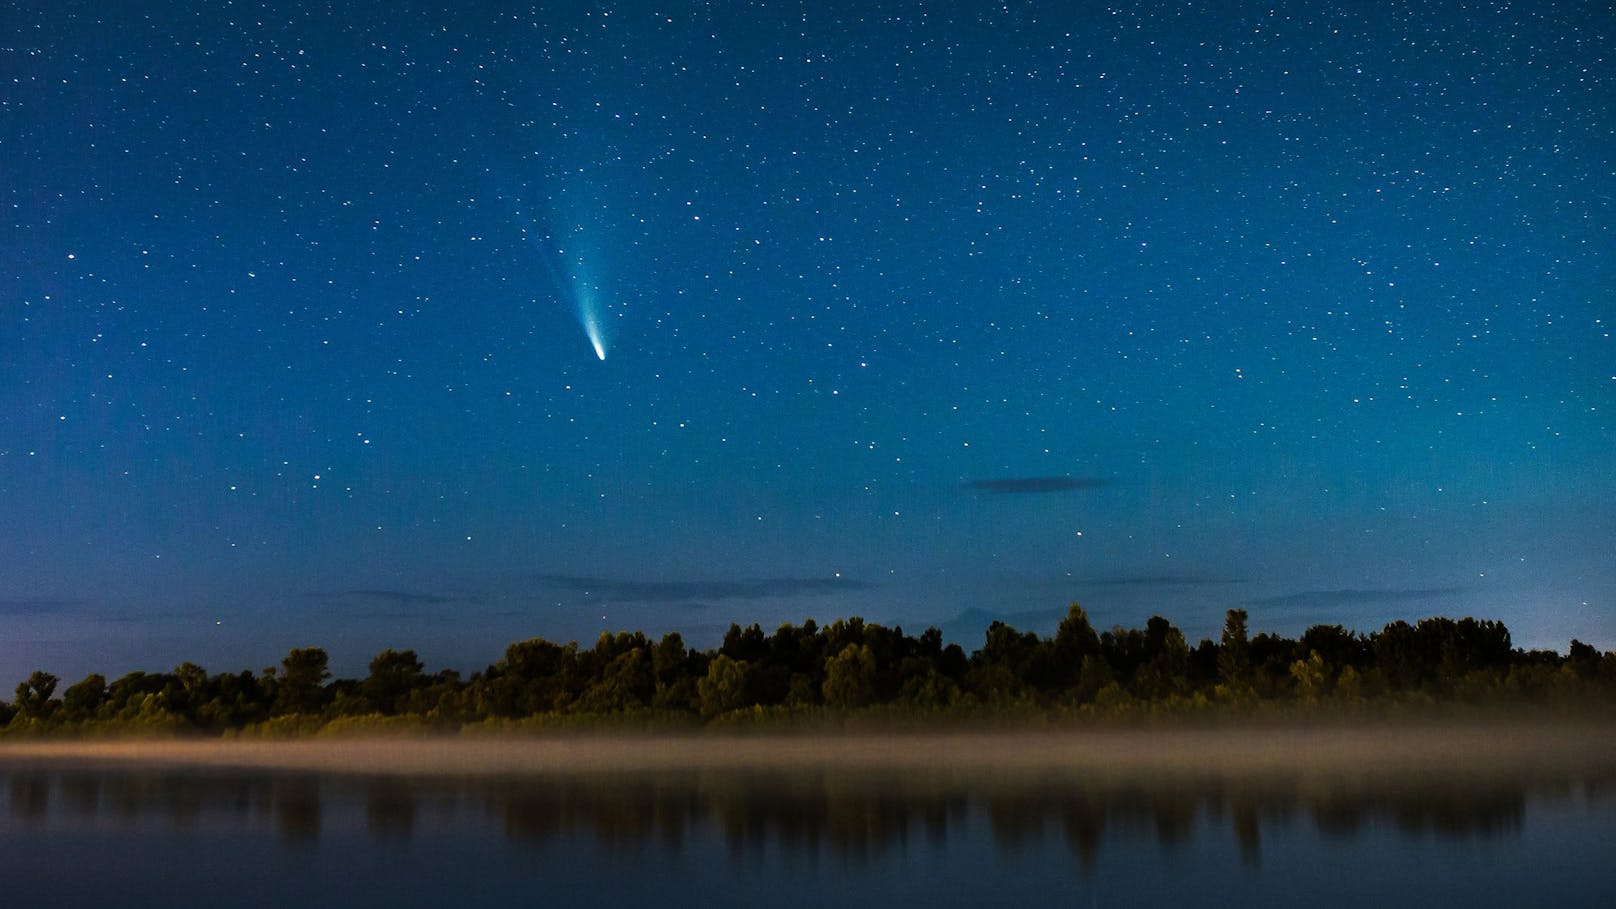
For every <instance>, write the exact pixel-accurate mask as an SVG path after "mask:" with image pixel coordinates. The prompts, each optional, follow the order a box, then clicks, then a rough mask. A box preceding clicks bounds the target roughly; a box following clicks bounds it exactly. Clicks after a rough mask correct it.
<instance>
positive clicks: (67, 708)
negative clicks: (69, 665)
mask: <svg viewBox="0 0 1616 909" xmlns="http://www.w3.org/2000/svg"><path fill="white" fill-rule="evenodd" d="M106 699H107V677H106V676H104V675H102V674H101V673H99V672H92V673H90V674H89V675H87V676H85V677H84V678H83V679H82V680H80V681H77V682H74V683H73V684H71V685H69V686H67V690H66V691H64V692H62V713H63V715H64V716H65V717H66V718H67V719H70V720H79V721H83V720H89V719H94V717H95V712H96V710H98V709H99V708H100V707H101V705H102V704H103V703H105V702H106Z"/></svg>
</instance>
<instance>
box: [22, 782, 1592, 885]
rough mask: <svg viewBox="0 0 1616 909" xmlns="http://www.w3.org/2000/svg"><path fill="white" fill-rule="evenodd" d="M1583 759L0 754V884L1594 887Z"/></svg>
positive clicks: (1588, 787)
mask: <svg viewBox="0 0 1616 909" xmlns="http://www.w3.org/2000/svg"><path fill="white" fill-rule="evenodd" d="M1611 843H1616V788H1613V787H1612V785H1611V781H1610V780H1608V779H1604V778H1601V777H1597V776H1588V775H1572V776H1564V777H1539V778H1510V777H1501V776H1498V775H1493V776H1489V777H1487V778H1485V779H1471V780H1448V781H1445V780H1443V779H1442V778H1441V777H1440V776H1439V775H1431V774H1426V775H1421V776H1418V777H1410V778H1404V779H1397V778H1390V779H1378V780H1363V779H1356V780H1347V779H1342V778H1324V777H1317V776H1308V775H1305V774H1296V775H1289V776H1280V777H1277V778H1272V779H1266V780H1262V781H1260V782H1253V781H1251V780H1249V779H1247V780H1219V779H1216V778H1208V779H1203V780H1184V779H1177V780H1173V781H1160V782H1157V783H1151V782H1149V781H1147V780H1135V781H1127V782H1118V781H1111V782H1107V783H1104V784H1098V783H1096V784H1093V785H1084V784H1083V783H1081V782H1080V781H1074V780H1071V779H1054V778H1040V777H1036V776H1032V777H1028V776H1016V777H1013V778H1003V777H998V776H995V775H994V774H972V775H968V776H959V775H942V774H939V775H935V776H929V775H927V774H916V773H902V774H897V773H879V772H866V773H852V772H846V771H827V770H823V769H820V770H813V769H808V770H804V771H802V772H795V773H793V772H748V773H735V772H696V771H691V772H680V773H643V772H614V773H596V774H587V773H574V774H551V775H544V776H537V777H534V776H511V777H499V776H494V777H489V776H479V777H453V776H442V777H434V776H410V777H402V776H385V775H375V776H369V775H364V774H335V773H313V772H269V771H254V770H230V769H212V770H210V769H198V768H171V769H158V768H147V769H117V768H107V767H89V766H85V767H77V768H74V767H60V768H56V767H39V766H34V767H3V766H0V880H3V881H4V882H5V883H4V888H5V895H6V896H5V905H7V906H77V905H103V906H105V905H121V906H159V905H161V906H165V907H172V906H175V905H220V904H223V903H226V902H228V903H230V904H234V905H246V906H271V905H287V904H291V903H296V904H305V905H308V904H314V905H319V904H326V905H338V904H341V905H361V904H370V905H377V904H388V905H401V906H403V905H449V904H471V905H493V904H500V905H578V904H594V905H653V904H654V905H658V906H710V905H735V906H740V905H759V904H767V905H771V906H819V905H848V904H852V903H853V902H854V901H858V902H860V903H862V904H864V905H927V904H929V905H962V904H968V903H975V904H984V905H1006V904H1029V905H1030V904H1034V903H1039V904H1048V903H1055V904H1060V905H1078V906H1152V905H1166V904H1169V903H1185V902H1193V904H1195V905H1245V906H1270V905H1271V906H1280V905H1285V906H1293V905H1296V904H1297V903H1299V902H1301V903H1306V904H1308V905H1312V906H1363V905H1381V906H1422V907H1428V906H1444V905H1454V906H1470V907H1488V906H1500V907H1502V906H1511V907H1516V906H1521V905H1553V906H1556V907H1573V906H1589V907H1592V906H1608V905H1610V899H1611V894H1612V893H1616V863H1613V862H1612V860H1611V846H1610V844H1611Z"/></svg>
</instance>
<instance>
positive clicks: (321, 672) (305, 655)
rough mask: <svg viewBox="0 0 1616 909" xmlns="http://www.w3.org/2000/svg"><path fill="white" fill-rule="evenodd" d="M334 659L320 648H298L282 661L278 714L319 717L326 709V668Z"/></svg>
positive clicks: (277, 693)
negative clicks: (305, 714)
mask: <svg viewBox="0 0 1616 909" xmlns="http://www.w3.org/2000/svg"><path fill="white" fill-rule="evenodd" d="M329 663H330V658H329V657H327V656H326V652H325V650H323V649H321V648H319V647H296V648H293V649H292V650H290V651H288V652H287V654H286V656H285V657H284V658H283V659H282V660H281V674H280V686H279V690H278V691H276V695H275V713H276V714H281V715H284V714H290V713H307V714H316V713H319V712H320V709H321V708H322V707H324V706H325V688H324V685H325V680H326V679H328V678H330V677H331V672H330V671H329V670H328V669H327V668H326V666H327V665H328V664H329Z"/></svg>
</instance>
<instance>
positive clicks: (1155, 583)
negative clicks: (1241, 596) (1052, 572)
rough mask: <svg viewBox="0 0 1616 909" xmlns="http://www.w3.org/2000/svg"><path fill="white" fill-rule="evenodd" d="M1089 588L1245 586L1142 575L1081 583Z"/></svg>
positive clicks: (1215, 580) (1216, 580)
mask: <svg viewBox="0 0 1616 909" xmlns="http://www.w3.org/2000/svg"><path fill="white" fill-rule="evenodd" d="M1079 583H1081V584H1084V585H1087V586H1089V587H1205V586H1210V585H1214V584H1244V583H1245V582H1244V581H1242V580H1240V579H1238V578H1209V577H1202V576H1200V575H1178V574H1140V575H1124V576H1121V577H1112V578H1093V579H1091V580H1087V581H1081V582H1079Z"/></svg>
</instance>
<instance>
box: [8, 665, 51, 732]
mask: <svg viewBox="0 0 1616 909" xmlns="http://www.w3.org/2000/svg"><path fill="white" fill-rule="evenodd" d="M56 682H57V679H56V676H54V675H51V674H50V673H48V672H40V671H37V670H36V671H35V672H34V673H33V674H32V675H30V676H28V678H27V679H25V680H24V681H23V682H22V683H20V684H19V685H17V702H16V703H17V713H18V714H19V715H21V716H24V717H27V718H29V719H35V720H43V719H46V718H47V717H49V716H50V715H51V713H52V712H54V711H55V709H56V707H57V706H58V704H59V702H56V701H52V700H51V695H53V694H55V693H56Z"/></svg>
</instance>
